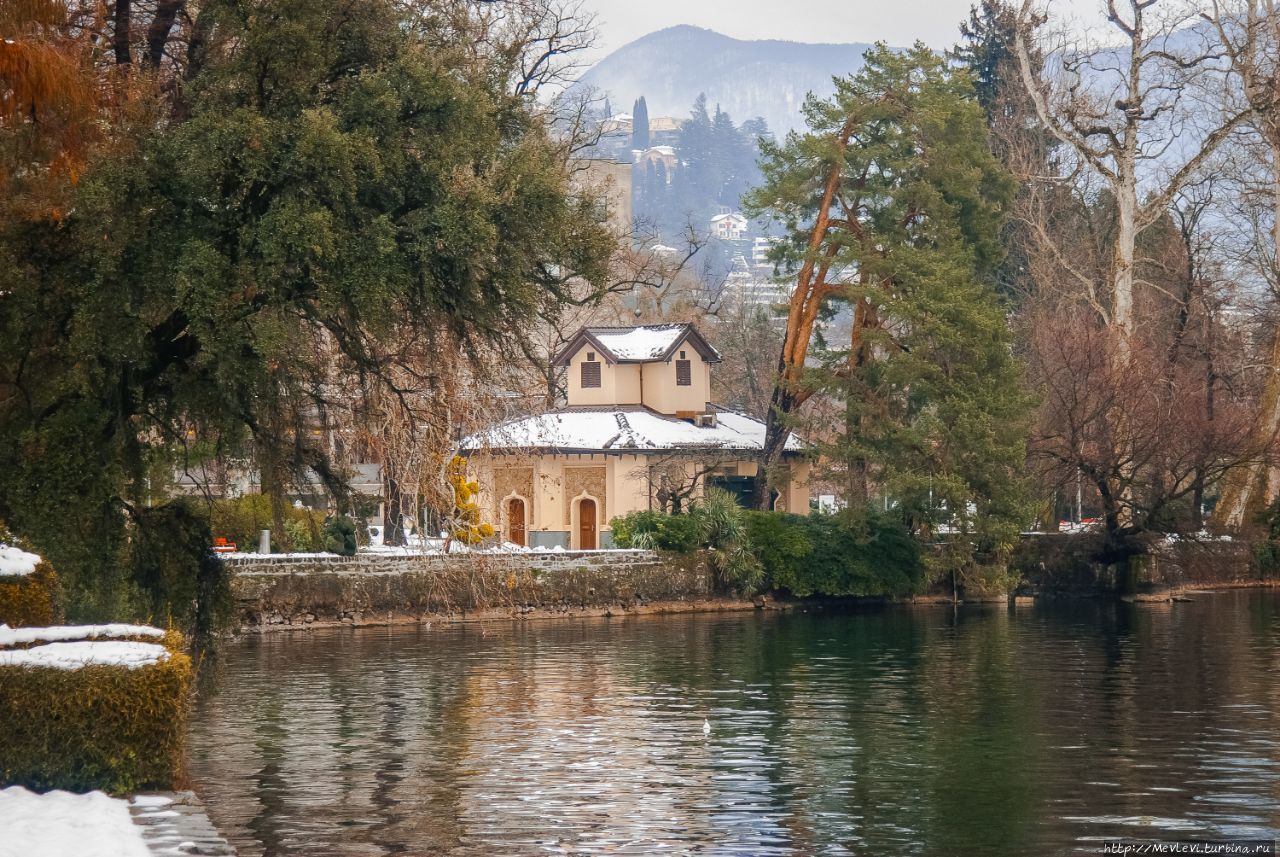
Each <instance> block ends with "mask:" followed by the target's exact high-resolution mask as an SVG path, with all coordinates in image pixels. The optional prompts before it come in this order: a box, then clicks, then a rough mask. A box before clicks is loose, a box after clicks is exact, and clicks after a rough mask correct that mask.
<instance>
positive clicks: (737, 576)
mask: <svg viewBox="0 0 1280 857" xmlns="http://www.w3.org/2000/svg"><path fill="white" fill-rule="evenodd" d="M689 517H691V518H693V519H695V520H696V521H698V523H699V524H700V525H701V530H702V532H701V536H702V543H703V544H704V545H706V547H707V548H708V561H709V562H710V564H711V567H712V568H713V569H714V570H715V572H716V575H717V577H718V578H719V581H720V583H721V584H722V585H724V586H729V587H732V588H733V589H736V590H738V591H739V592H741V593H743V594H744V595H750V594H752V593H753V592H755V591H756V590H758V589H759V588H760V584H761V582H762V580H763V579H764V566H762V565H761V563H760V560H759V559H757V558H756V554H755V552H754V551H753V550H752V544H751V538H750V536H749V535H748V533H747V511H746V510H745V509H743V508H742V507H741V506H739V505H738V501H737V498H735V497H734V496H733V495H732V494H730V493H729V492H727V491H723V490H721V489H719V488H708V489H707V491H706V493H705V494H704V495H703V497H702V499H701V500H700V501H698V503H697V504H695V505H694V507H693V508H692V509H691V510H690V512H689Z"/></svg>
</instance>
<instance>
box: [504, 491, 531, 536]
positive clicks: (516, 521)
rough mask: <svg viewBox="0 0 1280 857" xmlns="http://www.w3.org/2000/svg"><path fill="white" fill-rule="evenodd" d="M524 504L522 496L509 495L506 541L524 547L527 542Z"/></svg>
mask: <svg viewBox="0 0 1280 857" xmlns="http://www.w3.org/2000/svg"><path fill="white" fill-rule="evenodd" d="M527 520H528V518H527V517H525V506H524V498H523V497H511V498H509V499H508V500H507V541H509V542H511V543H512V544H515V545H520V546H521V547H525V546H526V545H527V544H528V542H527V541H526V539H527V536H526V533H525V526H526V524H525V522H526V521H527Z"/></svg>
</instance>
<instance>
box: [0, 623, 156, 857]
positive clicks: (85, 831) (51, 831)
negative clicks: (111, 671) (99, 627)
mask: <svg viewBox="0 0 1280 857" xmlns="http://www.w3.org/2000/svg"><path fill="white" fill-rule="evenodd" d="M98 645H105V644H98ZM0 831H3V832H4V833H3V836H2V837H0V857H149V855H150V854H151V851H150V850H149V849H148V848H147V846H146V844H145V843H144V842H143V839H142V829H141V828H139V827H138V826H136V825H135V824H134V823H133V821H132V819H131V818H130V817H129V804H128V802H126V801H124V800H121V799H118V798H112V797H107V796H106V795H105V794H103V793H102V792H89V793H88V794H83V795H77V794H71V793H70V792H64V791H52V792H47V793H45V794H42V795H40V794H36V793H35V792H30V791H27V790H26V789H25V788H23V787H22V786H10V787H9V788H7V789H0Z"/></svg>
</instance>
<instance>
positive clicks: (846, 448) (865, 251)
mask: <svg viewBox="0 0 1280 857" xmlns="http://www.w3.org/2000/svg"><path fill="white" fill-rule="evenodd" d="M805 114H806V117H807V119H808V122H809V126H810V130H809V131H808V133H806V134H804V135H793V136H792V137H790V138H788V140H787V141H786V142H785V143H783V144H770V143H766V144H765V145H764V151H765V160H764V164H763V167H764V176H765V181H764V184H763V185H762V186H761V187H760V188H758V189H757V190H755V191H754V192H753V193H752V194H751V196H750V202H751V203H752V206H751V210H752V211H753V212H754V213H771V214H773V215H775V216H777V217H778V218H779V219H780V220H781V221H782V222H783V223H784V224H785V225H786V227H787V229H788V232H789V242H788V243H787V244H786V245H784V246H783V247H782V248H781V250H780V252H781V253H782V254H783V255H784V256H785V257H786V261H789V262H790V263H792V264H793V265H795V266H804V267H802V271H803V270H804V269H805V268H808V270H809V272H810V274H816V278H815V279H812V280H806V281H805V282H806V283H807V284H808V286H809V288H810V293H811V294H812V295H813V297H814V299H816V300H819V301H822V300H831V299H835V300H842V301H846V302H848V303H849V304H851V306H852V309H853V319H854V320H853V329H852V334H851V338H850V340H849V341H848V343H847V344H844V345H841V346H836V347H832V348H829V349H827V350H825V351H823V352H821V353H820V355H819V356H820V358H821V363H822V367H823V368H822V369H820V370H818V371H815V372H811V373H810V374H809V375H808V376H807V377H803V378H802V379H801V381H800V383H801V384H802V385H804V387H805V388H806V390H807V391H808V392H809V393H812V392H819V393H822V394H825V395H826V396H829V397H831V398H834V399H836V400H838V401H843V402H844V404H845V420H844V424H843V425H842V426H840V427H839V430H838V431H836V432H835V433H834V435H829V437H830V442H829V443H828V444H826V452H827V453H828V454H829V455H830V456H831V457H832V458H833V459H835V460H837V461H842V462H843V463H844V479H845V484H846V499H847V500H848V501H849V503H850V506H851V508H854V509H857V508H860V507H864V506H865V504H866V503H867V501H868V499H869V497H870V495H871V492H872V489H873V488H879V489H880V490H882V491H885V492H887V493H888V494H889V495H890V496H892V497H893V498H894V500H895V501H897V503H898V507H897V508H898V510H899V513H900V514H902V515H903V516H904V518H905V519H906V520H907V522H908V523H910V524H911V525H913V526H914V527H915V528H916V529H917V530H918V531H921V532H928V531H929V530H930V529H931V528H933V527H935V526H936V525H937V524H940V523H944V522H945V523H947V524H948V525H950V526H952V527H955V528H956V530H957V531H958V532H959V533H961V534H962V539H963V537H967V539H964V540H962V542H959V543H963V544H968V545H969V546H970V548H969V550H968V553H967V554H966V556H970V557H971V555H972V547H973V546H974V545H975V544H976V546H977V547H978V548H979V549H982V550H996V551H998V550H1000V549H1004V548H1008V547H1010V546H1011V544H1012V541H1013V539H1014V538H1015V537H1016V534H1017V530H1018V527H1019V524H1020V523H1021V514H1022V507H1021V493H1020V489H1021V482H1020V476H1019V474H1020V470H1021V467H1022V464H1023V461H1024V438H1025V432H1026V426H1027V419H1028V402H1027V399H1026V396H1025V395H1024V393H1023V391H1022V389H1021V387H1020V377H1019V372H1018V367H1017V364H1016V363H1015V361H1014V360H1013V357H1012V352H1011V335H1010V332H1009V329H1008V325H1007V324H1006V321H1005V315H1004V311H1003V310H1002V308H1001V306H1000V304H999V301H998V300H997V297H996V294H995V292H994V290H993V289H992V288H990V286H989V285H987V284H986V283H985V280H986V279H987V278H988V276H989V274H990V272H991V270H992V269H993V268H994V267H995V266H996V265H997V264H999V262H1000V260H1001V256H1002V252H1001V247H1000V242H999V230H1000V225H1001V222H1002V219H1003V209H1004V206H1005V205H1006V204H1007V203H1008V201H1009V199H1010V197H1011V196H1012V193H1013V190H1014V187H1013V182H1012V180H1011V179H1010V177H1009V176H1008V175H1007V173H1005V171H1004V170H1003V169H1002V168H1001V166H1000V164H999V162H998V161H997V160H996V159H995V158H994V157H993V156H992V154H991V152H990V150H989V149H988V147H987V144H986V130H985V127H984V124H985V123H984V117H983V113H982V109H981V107H980V106H979V105H978V104H977V102H976V99H975V97H974V94H973V89H972V86H971V84H970V81H969V78H968V75H967V74H966V73H964V72H956V71H953V70H952V69H949V68H948V67H947V65H946V64H945V63H944V62H943V61H942V60H941V59H939V58H938V57H937V56H935V55H934V54H933V53H932V52H931V51H930V50H928V49H927V48H926V47H925V46H923V45H919V44H918V45H917V46H916V47H915V48H913V49H912V50H910V51H906V52H901V53H899V52H895V51H890V50H888V49H887V48H885V47H884V46H878V47H877V48H876V49H874V50H872V51H870V52H868V53H867V55H866V58H865V65H864V67H863V69H862V70H861V71H859V72H858V73H857V74H856V75H854V76H852V77H850V78H845V79H841V80H838V81H837V85H836V93H835V95H834V96H833V97H832V98H831V99H830V100H826V101H818V100H810V102H809V103H808V104H807V105H806V108H805ZM831 181H835V182H836V184H835V186H834V189H833V193H832V196H831V199H833V200H834V202H833V203H832V208H831V210H830V212H829V213H830V217H831V218H833V219H832V220H831V221H830V225H829V227H828V228H826V229H825V230H824V231H822V232H820V234H819V237H820V241H819V244H818V246H816V247H812V246H811V240H812V238H813V234H814V233H813V224H814V219H815V217H817V216H819V214H820V212H822V211H824V210H826V209H825V208H824V203H823V201H824V198H826V197H825V192H826V191H827V188H828V187H829V186H830V184H829V183H830V182H831ZM794 306H795V305H794V304H793V309H794ZM793 314H794V313H793ZM788 335H789V336H790V335H791V332H790V330H789V333H788ZM793 392H794V391H793ZM800 400H803V397H800ZM776 401H777V400H776V399H775V407H776ZM766 464H767V462H766ZM962 561H967V560H962Z"/></svg>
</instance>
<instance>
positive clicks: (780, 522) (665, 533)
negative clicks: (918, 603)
mask: <svg viewBox="0 0 1280 857" xmlns="http://www.w3.org/2000/svg"><path fill="white" fill-rule="evenodd" d="M705 517H706V516H705V514H704V510H703V509H701V508H700V507H699V506H697V505H695V506H694V507H692V508H691V509H690V512H689V513H688V514H682V515H667V514H664V513H662V512H652V511H646V512H633V513H631V514H629V515H625V516H623V517H619V518H614V519H613V521H612V526H613V537H614V541H615V543H616V544H617V545H618V546H619V547H646V548H656V549H658V550H670V551H677V552H681V553H685V552H688V551H692V550H696V549H698V548H700V547H704V546H706V539H705V536H706V530H707V528H706V526H705V524H706V521H705V520H703V519H704V518H705ZM736 517H738V518H740V525H741V528H742V530H743V532H742V533H741V534H740V535H738V536H736V537H735V539H734V541H735V543H736V544H737V546H738V547H739V548H740V549H741V550H742V551H743V552H745V553H749V554H750V555H751V556H753V557H754V559H755V562H756V567H757V568H760V569H762V570H763V578H762V579H761V580H760V581H759V583H758V584H757V586H763V587H764V588H767V589H771V590H774V591H776V592H783V593H789V594H791V595H796V596H801V597H803V596H809V595H827V596H902V595H909V594H912V593H916V592H920V591H921V590H922V589H923V588H924V587H925V585H926V583H927V580H926V574H925V565H924V561H923V559H922V556H921V551H920V545H919V543H918V542H917V540H916V539H915V538H914V537H913V536H912V535H911V533H910V531H909V530H908V529H907V527H906V526H905V525H904V524H903V523H902V522H901V521H900V520H898V519H896V518H894V517H893V516H891V515H884V514H880V513H878V512H876V511H875V510H874V509H868V510H866V511H864V512H862V513H860V514H853V513H844V514H841V515H822V514H813V515H791V514H786V513H783V512H748V511H745V510H739V511H738V512H737V513H736ZM713 555H714V554H713ZM757 575H759V572H757Z"/></svg>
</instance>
